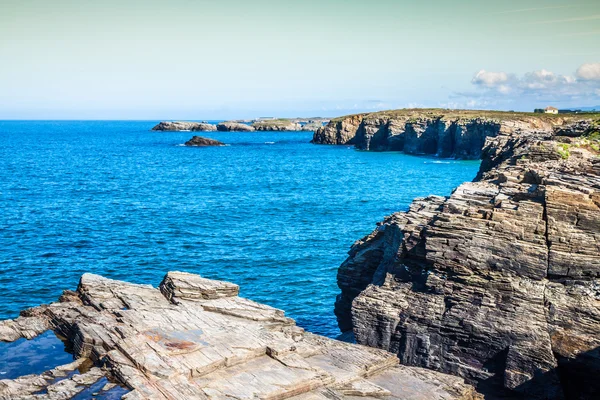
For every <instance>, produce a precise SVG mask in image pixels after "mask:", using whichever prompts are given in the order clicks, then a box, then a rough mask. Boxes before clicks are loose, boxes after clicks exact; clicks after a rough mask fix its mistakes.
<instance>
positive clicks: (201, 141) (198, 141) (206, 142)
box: [185, 136, 225, 147]
mask: <svg viewBox="0 0 600 400" xmlns="http://www.w3.org/2000/svg"><path fill="white" fill-rule="evenodd" d="M185 145H186V146H196V147H206V146H225V143H223V142H219V141H218V140H215V139H210V138H205V137H202V136H194V137H192V138H191V139H190V140H188V141H187V142H185Z"/></svg>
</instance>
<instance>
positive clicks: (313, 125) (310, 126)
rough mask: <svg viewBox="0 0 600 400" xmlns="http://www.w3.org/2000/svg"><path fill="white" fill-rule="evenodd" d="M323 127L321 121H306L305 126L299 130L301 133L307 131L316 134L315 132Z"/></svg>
mask: <svg viewBox="0 0 600 400" xmlns="http://www.w3.org/2000/svg"><path fill="white" fill-rule="evenodd" d="M322 127H323V123H322V122H321V121H312V120H310V121H308V122H307V123H306V124H304V125H302V127H301V128H300V130H301V131H309V132H316V131H317V130H319V129H321V128H322Z"/></svg>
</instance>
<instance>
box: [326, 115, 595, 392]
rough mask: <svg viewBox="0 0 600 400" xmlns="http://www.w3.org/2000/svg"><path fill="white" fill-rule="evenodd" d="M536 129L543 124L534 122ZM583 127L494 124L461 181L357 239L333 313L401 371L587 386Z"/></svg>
mask: <svg viewBox="0 0 600 400" xmlns="http://www.w3.org/2000/svg"><path fill="white" fill-rule="evenodd" d="M541 128H544V127H543V126H542V127H541ZM595 129H597V126H596V127H595V126H594V123H593V122H591V121H581V122H577V123H573V124H566V125H560V126H556V127H554V128H553V129H549V128H548V129H539V130H532V129H522V128H519V127H516V128H515V129H513V130H509V131H506V130H504V129H502V126H501V127H500V129H499V130H498V132H497V133H496V134H495V135H493V136H492V135H490V136H489V137H488V138H487V140H486V143H485V146H483V148H482V159H483V160H482V165H481V169H480V171H479V174H478V176H477V178H476V180H475V181H474V182H469V183H464V184H462V185H460V186H459V187H458V188H457V189H456V190H455V191H454V192H453V193H452V195H451V196H450V197H448V198H444V197H437V196H431V197H427V198H420V199H416V200H415V201H414V202H413V203H412V205H411V206H410V208H409V210H408V211H406V212H400V213H396V214H393V215H391V216H389V217H387V218H386V219H385V220H384V221H383V222H381V223H379V224H378V226H377V228H376V229H375V230H374V231H373V232H372V233H371V234H370V235H368V236H366V237H365V238H363V239H361V240H359V241H357V242H356V243H355V244H354V245H353V246H352V249H351V250H350V253H349V257H348V259H347V260H346V261H345V262H344V263H343V264H342V266H341V267H340V269H339V271H338V285H339V287H340V288H341V294H340V295H339V296H338V298H337V301H336V315H337V317H338V322H339V325H340V328H341V329H342V330H343V331H350V330H353V332H354V335H355V338H356V341H357V342H358V343H361V344H365V345H369V346H373V347H377V348H381V349H385V350H389V351H391V352H393V353H396V354H397V355H398V357H399V359H400V362H401V363H402V364H404V365H410V366H419V367H425V368H429V369H432V370H436V371H440V372H445V373H451V374H454V375H457V376H461V377H464V378H466V379H467V380H468V381H469V382H471V383H474V384H477V385H479V388H480V389H481V390H491V391H492V392H494V393H500V392H501V391H502V390H503V389H506V390H508V391H509V392H508V393H509V394H508V397H509V398H517V396H518V395H522V396H523V397H524V398H544V399H546V398H554V399H559V398H564V397H566V398H570V399H588V398H590V399H591V398H595V396H597V395H598V394H600V384H599V383H598V380H597V379H596V376H597V375H598V373H599V372H600V157H599V150H600V148H599V147H598V141H595V140H593V139H592V138H594V137H597V136H598V133H597V132H594V131H595Z"/></svg>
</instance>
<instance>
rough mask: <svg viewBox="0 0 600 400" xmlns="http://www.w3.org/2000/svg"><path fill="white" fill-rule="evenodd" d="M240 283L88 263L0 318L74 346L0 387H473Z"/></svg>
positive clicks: (181, 393)
mask: <svg viewBox="0 0 600 400" xmlns="http://www.w3.org/2000/svg"><path fill="white" fill-rule="evenodd" d="M238 292H239V287H238V286H237V285H235V284H232V283H229V282H222V281H214V280H209V279H204V278H202V277H200V276H199V275H193V274H188V273H183V272H169V273H168V274H167V275H166V276H165V278H164V279H163V281H162V283H161V284H160V287H159V288H153V287H151V286H148V285H136V284H130V283H126V282H120V281H115V280H110V279H106V278H103V277H101V276H98V275H92V274H84V275H83V276H82V278H81V281H80V284H79V287H78V289H77V292H70V291H66V292H65V294H64V295H63V296H62V297H61V299H60V301H59V302H56V303H52V304H49V305H44V306H40V307H36V308H34V309H31V310H28V311H26V312H24V313H23V315H22V316H21V317H19V318H17V319H16V320H7V321H2V322H1V323H0V340H4V341H14V340H19V338H21V337H28V338H35V337H36V335H37V334H39V333H42V332H45V331H46V330H48V329H53V330H55V331H56V332H58V333H60V334H61V335H62V336H64V337H65V338H66V339H65V340H66V342H67V343H68V344H70V346H71V347H72V349H73V355H74V357H75V358H76V361H75V362H73V363H69V364H66V365H61V366H58V367H56V368H53V369H52V370H49V371H46V372H44V373H42V374H40V375H34V374H32V375H26V376H22V377H17V378H14V379H5V380H0V399H15V398H37V397H36V396H37V395H38V394H40V393H42V394H44V396H45V397H44V398H49V399H66V398H72V397H75V396H79V397H76V398H91V397H92V396H99V398H116V397H120V396H123V398H124V399H178V400H184V399H224V398H237V399H257V398H259V399H288V398H292V399H298V400H300V399H303V400H307V399H322V400H327V399H332V398H333V399H355V398H356V397H357V396H358V397H365V398H380V397H384V398H387V399H393V400H417V399H423V398H439V399H464V400H472V399H479V398H480V396H479V395H478V394H477V393H476V392H475V390H474V388H473V387H472V386H470V385H468V384H465V383H464V380H463V379H462V378H458V377H454V376H451V375H446V374H442V373H439V372H435V371H430V370H426V369H422V368H415V367H405V366H401V365H399V360H398V358H397V357H396V355H394V354H392V353H389V352H387V351H384V350H379V349H374V348H368V347H365V346H360V345H356V344H349V343H344V342H340V341H337V340H333V339H328V338H325V337H322V336H317V335H313V334H310V333H307V332H305V331H304V330H303V329H302V328H299V327H297V326H296V324H295V322H294V321H293V320H292V319H290V318H287V317H286V316H285V315H284V313H283V311H281V310H278V309H275V308H272V307H269V306H266V305H262V304H259V303H255V302H253V301H250V300H247V299H244V298H241V297H238ZM34 340H35V339H34ZM86 362H87V363H88V364H89V365H88V366H87V368H85V369H83V368H82V366H83V365H84V364H85V363H86ZM99 366H103V368H99ZM119 383H120V384H121V385H123V386H119V385H118V384H119ZM102 396H105V397H102ZM110 396H112V397H110Z"/></svg>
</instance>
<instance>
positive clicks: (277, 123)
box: [252, 119, 302, 131]
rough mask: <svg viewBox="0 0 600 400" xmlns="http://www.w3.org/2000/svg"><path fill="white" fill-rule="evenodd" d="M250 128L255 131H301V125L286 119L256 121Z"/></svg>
mask: <svg viewBox="0 0 600 400" xmlns="http://www.w3.org/2000/svg"><path fill="white" fill-rule="evenodd" d="M252 127H254V129H256V130H257V131H299V130H302V125H300V124H299V123H298V122H294V121H290V120H288V119H270V120H261V121H256V122H254V123H253V124H252Z"/></svg>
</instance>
